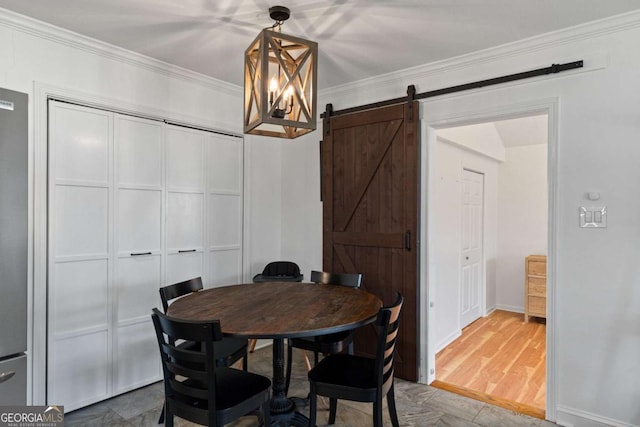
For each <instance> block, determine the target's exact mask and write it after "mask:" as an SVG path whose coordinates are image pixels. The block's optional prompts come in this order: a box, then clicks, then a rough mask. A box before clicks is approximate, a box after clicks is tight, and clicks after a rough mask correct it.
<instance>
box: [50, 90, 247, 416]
mask: <svg viewBox="0 0 640 427" xmlns="http://www.w3.org/2000/svg"><path fill="white" fill-rule="evenodd" d="M49 119H50V120H49V127H50V129H49V131H50V132H49V159H50V160H49V162H50V163H49V219H50V220H49V260H48V262H49V280H48V295H49V297H48V357H47V363H48V366H47V368H48V369H47V372H48V378H47V402H48V403H50V404H58V405H64V406H65V411H71V410H74V409H77V408H80V407H83V406H86V405H89V404H91V403H95V402H98V401H100V400H104V399H106V398H108V397H111V396H114V395H117V394H120V393H123V392H125V391H128V390H131V389H134V388H137V387H140V386H143V385H146V384H149V383H151V382H154V381H157V380H159V379H161V369H160V363H159V357H158V347H157V343H156V338H155V333H154V331H153V325H152V323H151V317H150V314H151V309H152V308H153V307H160V306H161V304H160V298H159V293H158V288H159V287H161V286H165V285H167V284H171V283H176V282H178V281H182V280H187V279H190V278H193V277H198V276H201V277H202V278H203V281H204V283H205V286H206V287H211V286H219V285H222V284H231V283H239V282H241V281H242V252H243V251H242V224H243V221H242V212H243V205H242V200H243V197H242V187H243V185H242V176H243V171H242V166H243V158H242V153H243V149H242V139H240V138H237V137H231V136H224V135H219V134H214V133H212V132H206V131H200V130H194V129H188V128H184V127H179V126H173V125H167V124H165V123H163V122H160V121H155V120H147V119H142V118H137V117H132V116H127V115H121V114H117V113H112V112H108V111H103V110H97V109H93V108H88V107H81V106H76V105H71V104H66V103H61V102H56V101H50V103H49Z"/></svg>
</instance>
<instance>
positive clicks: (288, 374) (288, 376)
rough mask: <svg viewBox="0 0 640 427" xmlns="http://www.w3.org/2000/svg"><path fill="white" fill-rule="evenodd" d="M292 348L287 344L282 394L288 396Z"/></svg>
mask: <svg viewBox="0 0 640 427" xmlns="http://www.w3.org/2000/svg"><path fill="white" fill-rule="evenodd" d="M292 359H293V347H291V344H290V343H288V342H287V377H286V379H285V385H284V394H285V396H286V395H287V394H289V385H290V384H291V365H293V360H292Z"/></svg>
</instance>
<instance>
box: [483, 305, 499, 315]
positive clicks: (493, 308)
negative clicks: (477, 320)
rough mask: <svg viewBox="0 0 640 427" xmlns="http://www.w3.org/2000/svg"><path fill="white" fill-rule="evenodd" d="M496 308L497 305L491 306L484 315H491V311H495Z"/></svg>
mask: <svg viewBox="0 0 640 427" xmlns="http://www.w3.org/2000/svg"><path fill="white" fill-rule="evenodd" d="M496 310H497V308H496V306H495V305H494V306H493V307H489V308H487V309H486V311H485V312H484V315H483V316H482V317H487V316H489V315H490V314H491V313H493V312H494V311H496Z"/></svg>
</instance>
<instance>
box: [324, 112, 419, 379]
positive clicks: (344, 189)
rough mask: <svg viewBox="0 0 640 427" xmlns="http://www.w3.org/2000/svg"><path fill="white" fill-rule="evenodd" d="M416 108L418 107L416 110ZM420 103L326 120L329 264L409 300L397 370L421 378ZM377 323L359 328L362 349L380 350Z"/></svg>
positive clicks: (387, 297)
mask: <svg viewBox="0 0 640 427" xmlns="http://www.w3.org/2000/svg"><path fill="white" fill-rule="evenodd" d="M410 107H411V108H410ZM417 117H418V105H417V102H412V103H411V104H409V103H404V104H398V105H393V106H390V107H383V108H377V109H372V110H366V111H361V112H357V113H352V114H345V115H338V116H335V117H328V118H325V120H324V133H323V135H324V140H323V142H322V167H323V169H322V179H323V189H322V192H323V202H324V203H323V268H324V269H325V271H333V272H343V273H362V275H363V280H362V287H363V288H364V289H365V290H367V291H369V292H371V293H374V294H376V295H378V296H379V297H380V298H381V299H382V300H383V302H384V304H385V305H388V304H390V303H391V302H392V301H393V297H394V294H395V292H401V293H402V295H403V296H404V298H405V303H404V306H403V309H402V317H401V319H400V327H401V330H400V337H399V343H398V345H397V347H396V349H397V353H396V367H395V374H396V376H398V377H400V378H405V379H408V380H413V381H415V380H417V377H418V375H417V370H418V369H417V368H418V366H417V314H416V311H417V289H418V247H417V244H416V242H417V236H418V191H419V190H418V170H419V169H418V161H419V148H418V120H417ZM375 344H376V333H375V328H373V327H365V328H361V329H360V330H358V331H357V333H356V353H358V354H364V355H371V356H373V355H375Z"/></svg>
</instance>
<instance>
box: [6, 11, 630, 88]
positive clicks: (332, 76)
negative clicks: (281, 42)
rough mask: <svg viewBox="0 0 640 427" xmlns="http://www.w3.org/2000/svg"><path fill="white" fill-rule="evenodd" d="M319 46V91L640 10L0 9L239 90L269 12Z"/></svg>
mask: <svg viewBox="0 0 640 427" xmlns="http://www.w3.org/2000/svg"><path fill="white" fill-rule="evenodd" d="M273 5H284V6H287V7H289V8H290V9H291V11H292V16H291V19H289V20H288V21H287V22H286V23H285V25H284V26H283V32H284V33H288V34H292V35H297V36H301V37H304V38H307V39H311V40H314V41H317V42H318V43H319V51H320V59H319V71H318V73H319V76H318V77H319V87H320V88H321V89H322V88H327V87H332V86H336V85H339V84H343V83H348V82H352V81H356V80H360V79H363V78H367V77H372V76H375V75H379V74H384V73H388V72H391V71H396V70H400V69H404V68H408V67H412V66H416V65H420V64H426V63H429V62H433V61H438V60H443V59H447V58H451V57H454V56H458V55H462V54H465V53H470V52H473V51H477V50H480V49H485V48H489V47H493V46H498V45H501V44H505V43H509V42H513V41H516V40H520V39H524V38H528V37H532V36H535V35H538V34H543V33H547V32H550V31H554V30H559V29H562V28H566V27H570V26H574V25H578V24H581V23H585V22H588V21H593V20H597V19H601V18H604V17H607V16H612V15H616V14H620V13H624V12H628V11H631V10H635V9H640V1H638V0H270V1H267V0H55V1H54V0H0V7H2V8H6V9H10V10H13V11H15V12H18V13H21V14H24V15H28V16H31V17H34V18H36V19H39V20H42V21H45V22H48V23H51V24H54V25H57V26H60V27H63V28H66V29H69V30H72V31H75V32H77V33H80V34H83V35H86V36H90V37H93V38H95V39H98V40H102V41H105V42H108V43H111V44H114V45H117V46H121V47H124V48H126V49H129V50H132V51H135V52H139V53H142V54H144V55H147V56H150V57H153V58H156V59H159V60H162V61H165V62H168V63H171V64H175V65H178V66H181V67H184V68H187V69H190V70H193V71H197V72H199V73H202V74H205V75H208V76H211V77H215V78H218V79H221V80H223V81H227V82H230V83H233V84H236V85H241V84H242V78H243V54H244V50H245V49H246V48H247V46H248V45H249V43H250V42H251V41H252V40H253V39H254V38H255V36H256V35H257V34H258V33H259V32H260V30H261V29H262V28H265V27H269V26H271V24H272V23H273V22H272V21H271V19H270V18H269V15H268V8H269V7H270V6H273Z"/></svg>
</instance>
